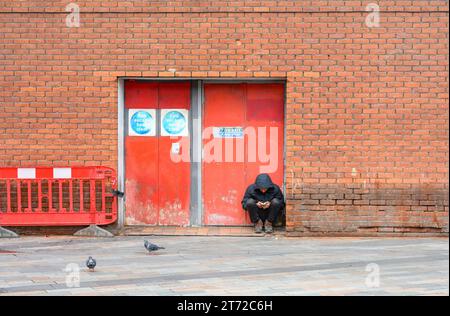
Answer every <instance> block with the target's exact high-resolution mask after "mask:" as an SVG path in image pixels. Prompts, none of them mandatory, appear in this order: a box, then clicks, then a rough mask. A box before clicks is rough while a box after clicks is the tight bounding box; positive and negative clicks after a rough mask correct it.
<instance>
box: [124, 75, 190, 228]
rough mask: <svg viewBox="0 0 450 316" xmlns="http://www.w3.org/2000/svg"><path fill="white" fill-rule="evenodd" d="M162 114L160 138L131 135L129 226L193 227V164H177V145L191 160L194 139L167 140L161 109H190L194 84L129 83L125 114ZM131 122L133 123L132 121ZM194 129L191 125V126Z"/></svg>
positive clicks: (127, 162) (127, 154) (128, 139)
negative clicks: (140, 111) (141, 111)
mask: <svg viewBox="0 0 450 316" xmlns="http://www.w3.org/2000/svg"><path fill="white" fill-rule="evenodd" d="M129 109H149V110H151V109H154V110H156V111H155V113H156V117H154V118H153V119H154V120H155V127H156V135H155V136H130V135H128V134H126V136H125V179H126V181H125V193H126V200H125V214H126V217H125V218H126V219H125V220H126V224H127V225H175V226H186V225H188V224H189V204H190V162H189V161H184V160H183V161H179V160H177V161H174V160H173V159H172V157H171V152H172V149H173V144H174V143H182V144H183V146H180V149H181V151H183V152H181V153H180V155H182V154H186V153H187V156H189V151H190V148H189V136H180V137H169V136H161V128H162V124H161V122H160V116H161V110H164V109H180V110H182V109H186V110H190V82H175V83H172V82H170V83H167V82H146V81H134V80H128V81H126V82H125V110H126V111H128V110H129ZM128 119H129V118H127V122H128ZM186 124H189V120H187V121H186Z"/></svg>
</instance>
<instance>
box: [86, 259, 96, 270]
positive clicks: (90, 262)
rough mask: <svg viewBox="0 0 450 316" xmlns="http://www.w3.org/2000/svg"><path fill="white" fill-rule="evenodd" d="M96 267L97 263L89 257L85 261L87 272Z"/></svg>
mask: <svg viewBox="0 0 450 316" xmlns="http://www.w3.org/2000/svg"><path fill="white" fill-rule="evenodd" d="M96 265H97V261H95V259H94V258H92V257H89V259H87V261H86V267H88V268H89V271H94V268H95V266H96Z"/></svg>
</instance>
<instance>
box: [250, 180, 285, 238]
mask: <svg viewBox="0 0 450 316" xmlns="http://www.w3.org/2000/svg"><path fill="white" fill-rule="evenodd" d="M284 206H285V204H284V196H283V192H281V189H280V187H279V186H278V185H276V184H274V183H273V182H272V179H271V178H270V176H269V175H268V174H265V173H263V174H260V175H259V176H257V177H256V181H255V183H254V184H252V185H250V186H249V187H248V188H247V191H246V192H245V195H244V198H243V199H242V207H243V208H244V209H245V210H247V211H248V212H249V214H250V219H251V221H252V223H254V224H255V232H256V233H258V234H259V233H262V231H263V226H264V229H265V231H266V233H269V234H270V233H272V232H273V226H272V224H273V222H274V221H275V220H276V219H277V216H278V212H279V211H280V210H282V209H284Z"/></svg>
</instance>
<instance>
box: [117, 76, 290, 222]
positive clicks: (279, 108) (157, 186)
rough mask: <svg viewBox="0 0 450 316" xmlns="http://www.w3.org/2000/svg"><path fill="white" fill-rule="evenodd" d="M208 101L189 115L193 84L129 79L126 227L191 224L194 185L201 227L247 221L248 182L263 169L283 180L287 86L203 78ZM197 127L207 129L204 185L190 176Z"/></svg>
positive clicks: (204, 94)
mask: <svg viewBox="0 0 450 316" xmlns="http://www.w3.org/2000/svg"><path fill="white" fill-rule="evenodd" d="M203 98H204V99H203V107H202V120H201V121H199V120H192V115H191V113H192V111H191V83H190V82H170V83H168V82H145V81H127V82H126V83H125V113H126V122H127V126H126V128H125V130H126V135H125V194H126V200H125V201H126V202H125V214H126V224H127V225H162V226H163V225H174V226H188V225H190V224H191V223H190V218H191V212H197V211H198V210H192V209H191V207H190V205H191V189H193V190H195V191H198V190H201V192H202V195H201V201H197V203H195V204H196V205H200V206H201V211H200V213H201V224H202V225H230V226H234V225H247V224H249V223H250V221H249V218H248V214H247V213H246V212H244V211H243V210H242V207H241V204H240V202H241V199H242V196H243V194H244V192H245V189H246V188H247V186H248V185H249V184H251V183H253V182H254V180H255V178H256V176H257V175H258V174H259V173H268V174H270V175H271V177H272V179H273V181H274V182H275V183H277V184H279V185H280V186H281V185H282V183H283V174H284V167H283V162H284V159H283V148H284V86H283V84H259V83H239V84H222V83H205V84H204V85H203ZM177 113H178V114H177ZM195 124H201V125H202V128H203V133H202V141H201V144H202V148H201V149H202V152H203V157H202V161H201V164H200V165H201V177H195V178H196V179H198V178H201V179H202V181H201V183H195V182H192V180H191V174H192V170H191V169H192V166H193V162H192V161H191V160H190V159H189V158H190V157H192V155H191V153H190V151H191V147H192V139H191V138H192V133H191V130H192V129H191V128H190V127H191V126H192V125H194V128H195V127H196V126H195ZM183 127H184V131H183V132H181V134H180V133H179V132H180V130H181V129H182V128H183ZM152 128H153V129H154V130H152ZM168 130H169V133H168ZM170 132H173V135H171V133H170ZM194 150H195V149H194ZM195 171H196V172H198V170H195ZM191 184H192V185H193V186H194V185H195V186H196V187H194V188H191ZM194 196H195V195H194Z"/></svg>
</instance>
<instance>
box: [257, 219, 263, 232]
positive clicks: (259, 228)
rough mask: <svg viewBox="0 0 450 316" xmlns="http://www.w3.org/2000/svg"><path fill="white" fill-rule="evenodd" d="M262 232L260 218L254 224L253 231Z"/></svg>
mask: <svg viewBox="0 0 450 316" xmlns="http://www.w3.org/2000/svg"><path fill="white" fill-rule="evenodd" d="M262 232H263V222H262V220H259V221H258V222H257V223H256V224H255V233H257V234H261V233H262Z"/></svg>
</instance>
